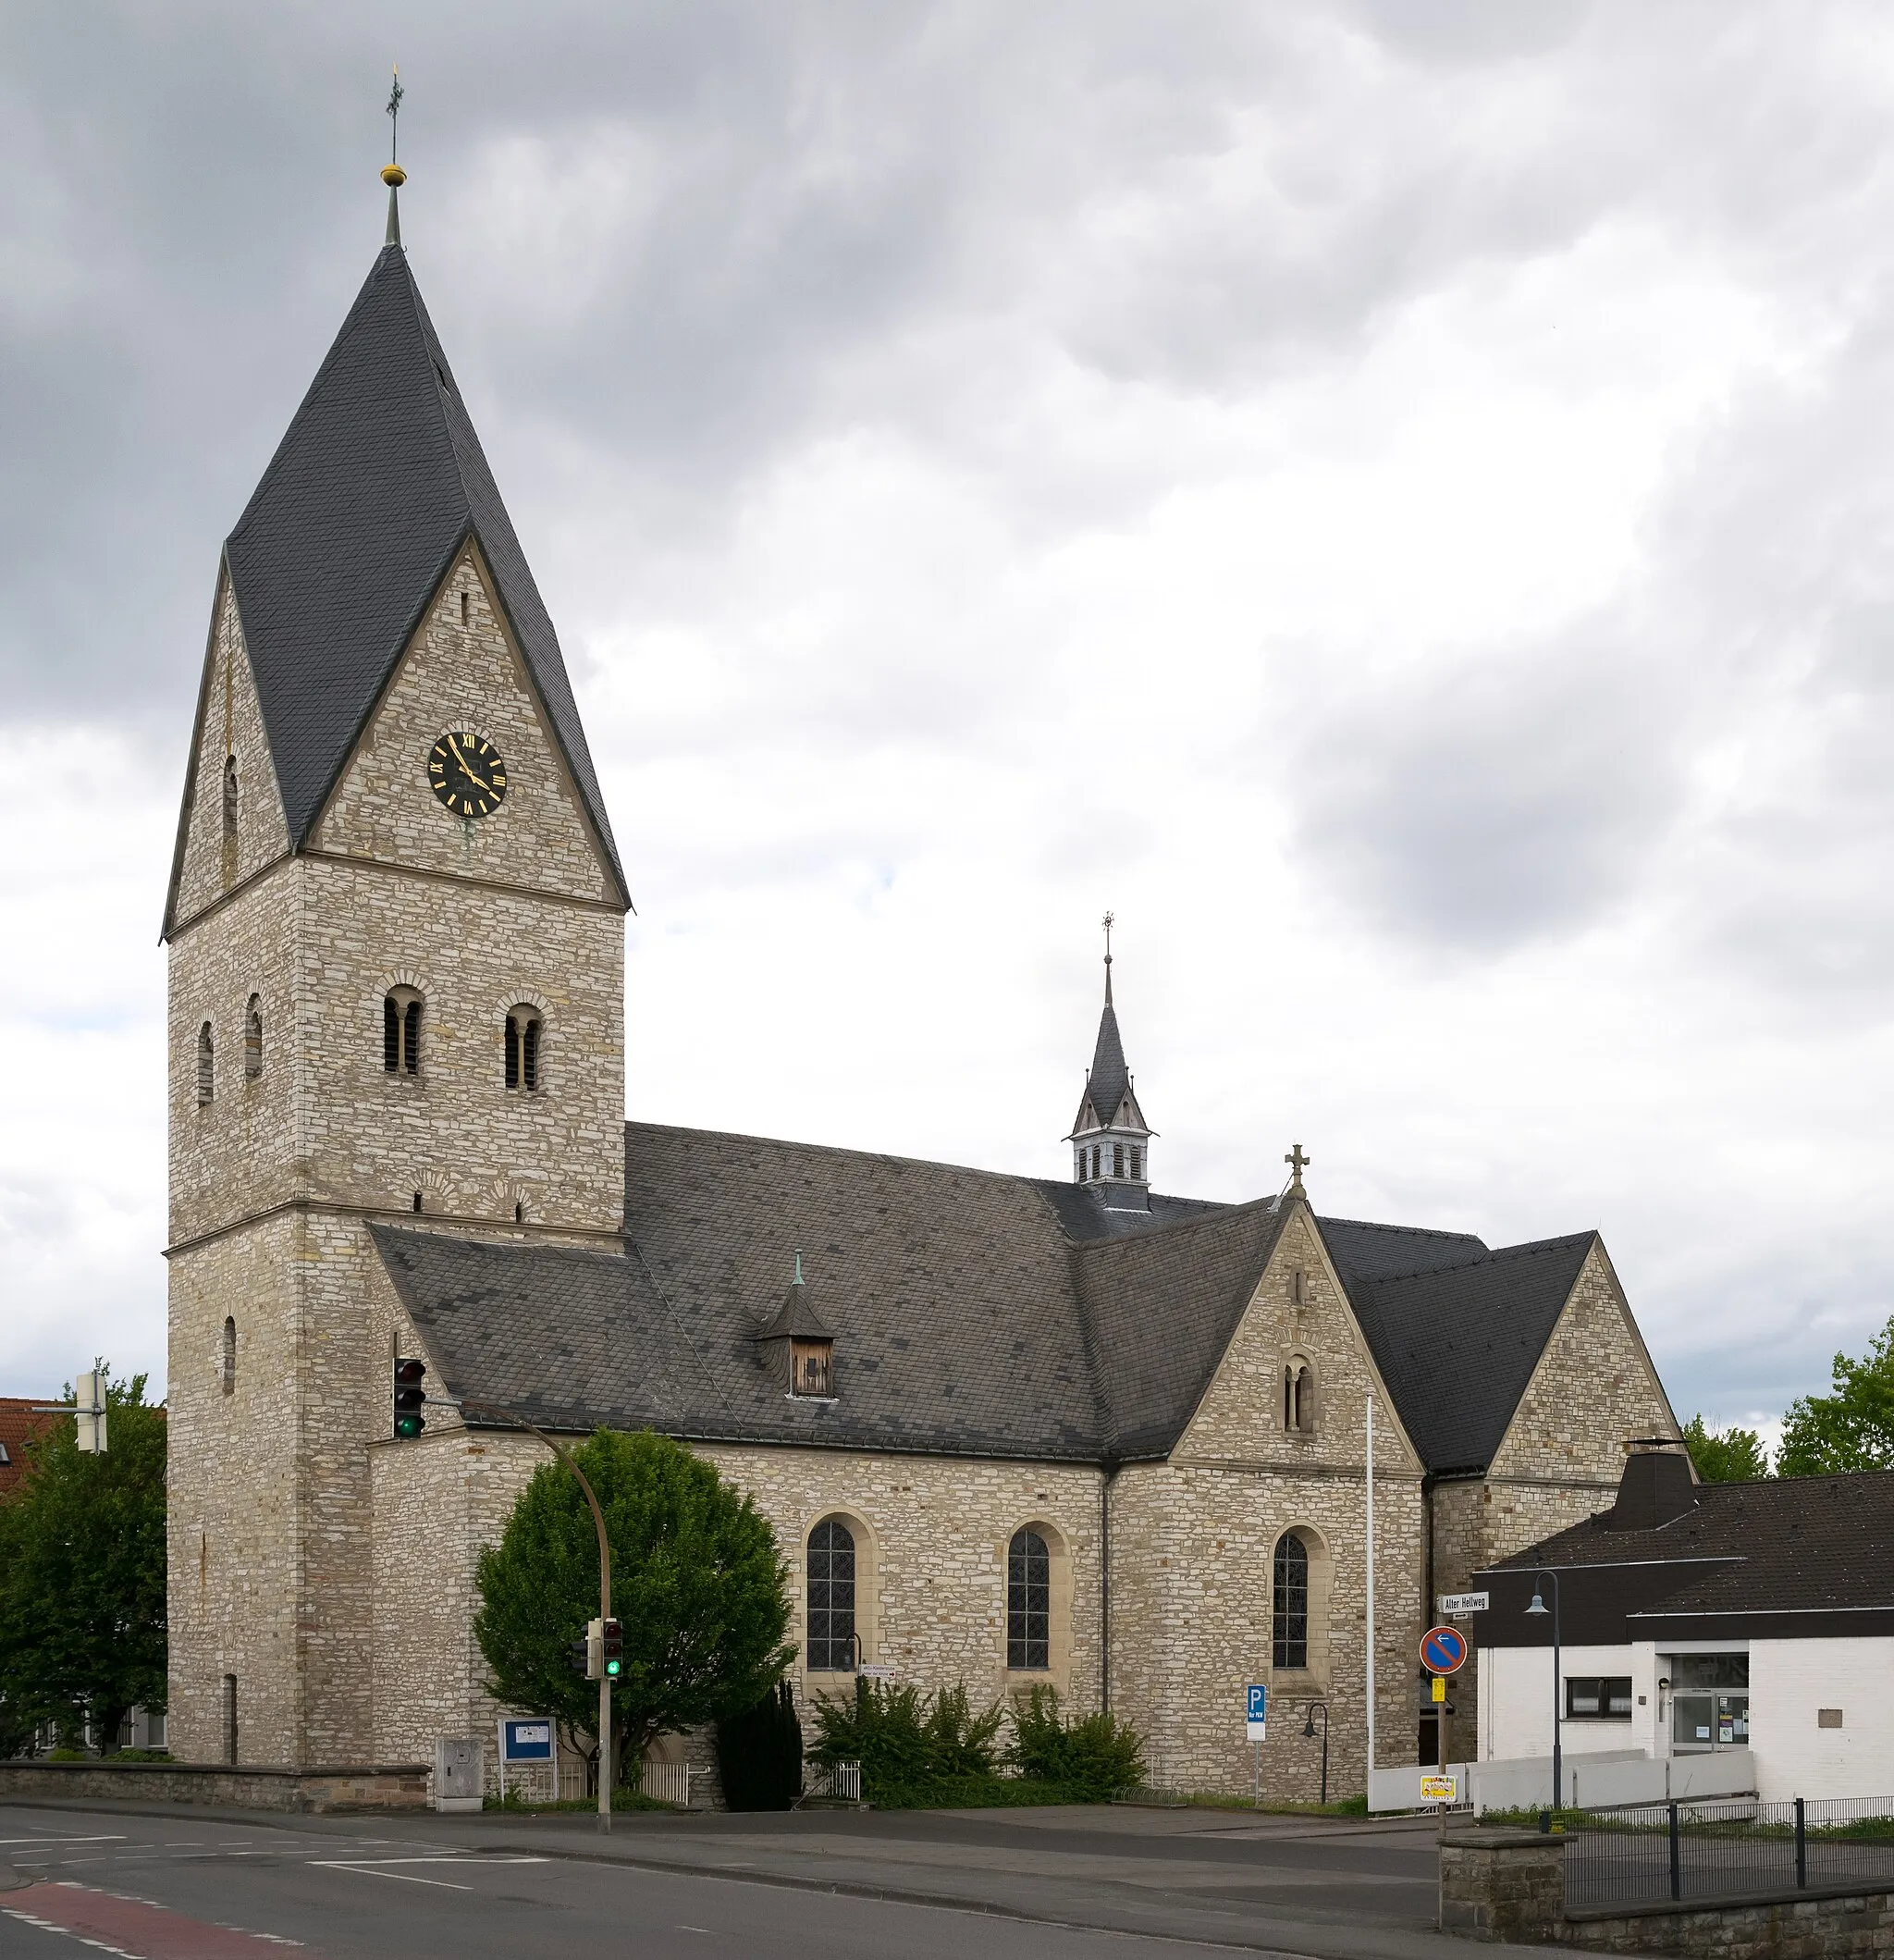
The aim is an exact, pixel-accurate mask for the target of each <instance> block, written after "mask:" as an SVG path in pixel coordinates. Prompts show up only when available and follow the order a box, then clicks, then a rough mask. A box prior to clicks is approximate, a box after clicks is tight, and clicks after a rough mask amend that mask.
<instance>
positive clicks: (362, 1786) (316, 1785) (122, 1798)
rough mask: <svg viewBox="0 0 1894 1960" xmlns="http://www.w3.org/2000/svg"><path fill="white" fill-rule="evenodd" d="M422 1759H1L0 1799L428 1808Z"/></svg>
mask: <svg viewBox="0 0 1894 1960" xmlns="http://www.w3.org/2000/svg"><path fill="white" fill-rule="evenodd" d="M431 1775H432V1772H431V1770H430V1769H428V1767H427V1766H426V1765H425V1764H424V1763H398V1764H393V1765H364V1766H362V1767H358V1768H350V1769H227V1768H225V1767H223V1766H221V1765H217V1764H204V1763H31V1762H29V1763H0V1803H14V1804H23V1803H31V1802H33V1801H34V1800H36V1799H44V1798H47V1797H51V1798H54V1799H55V1800H57V1799H64V1800H66V1801H68V1802H77V1801H81V1800H82V1801H84V1802H87V1803H105V1804H154V1803H155V1804H217V1805H225V1806H230V1807H232V1808H243V1809H250V1810H292V1811H326V1810H423V1809H425V1808H426V1807H427V1804H428V1782H429V1779H430V1777H431Z"/></svg>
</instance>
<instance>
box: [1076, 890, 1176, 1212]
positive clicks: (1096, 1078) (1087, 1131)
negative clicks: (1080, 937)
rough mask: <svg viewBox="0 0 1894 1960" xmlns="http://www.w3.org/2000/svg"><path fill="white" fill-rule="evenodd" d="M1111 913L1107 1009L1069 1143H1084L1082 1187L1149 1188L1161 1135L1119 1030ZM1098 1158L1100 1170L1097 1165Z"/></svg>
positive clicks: (1080, 1168) (1107, 937)
mask: <svg viewBox="0 0 1894 1960" xmlns="http://www.w3.org/2000/svg"><path fill="white" fill-rule="evenodd" d="M1112 926H1113V918H1112V915H1111V913H1109V912H1107V913H1106V914H1105V1005H1104V1011H1103V1012H1102V1013H1101V1015H1100V1016H1099V1038H1098V1041H1097V1042H1096V1044H1095V1045H1094V1046H1093V1049H1092V1056H1091V1068H1090V1070H1089V1071H1088V1074H1087V1076H1086V1079H1085V1093H1084V1094H1083V1095H1082V1096H1081V1097H1080V1098H1079V1100H1078V1115H1077V1116H1076V1117H1075V1118H1074V1119H1073V1124H1072V1130H1071V1133H1070V1135H1068V1136H1067V1138H1066V1141H1067V1142H1068V1143H1073V1142H1076V1143H1077V1144H1078V1146H1079V1149H1078V1154H1077V1157H1076V1166H1077V1177H1078V1181H1079V1182H1080V1183H1090V1182H1092V1181H1094V1180H1100V1181H1111V1182H1117V1183H1124V1184H1137V1185H1148V1184H1149V1183H1150V1152H1149V1148H1148V1146H1149V1143H1150V1139H1151V1137H1152V1136H1154V1135H1155V1134H1156V1132H1155V1131H1153V1130H1152V1128H1150V1125H1149V1124H1148V1123H1147V1122H1146V1121H1145V1120H1144V1112H1143V1111H1142V1110H1141V1109H1140V1108H1139V1107H1138V1091H1137V1090H1136V1089H1135V1088H1134V1087H1133V1085H1132V1080H1131V1071H1130V1069H1129V1068H1127V1067H1126V1066H1125V1042H1124V1040H1123V1038H1122V1037H1121V1036H1120V1034H1119V1032H1118V1010H1117V1008H1116V1007H1115V1006H1114V1005H1113V1002H1112ZM1094 1155H1095V1156H1096V1164H1097V1168H1096V1169H1094V1168H1093V1167H1092V1165H1093V1163H1094Z"/></svg>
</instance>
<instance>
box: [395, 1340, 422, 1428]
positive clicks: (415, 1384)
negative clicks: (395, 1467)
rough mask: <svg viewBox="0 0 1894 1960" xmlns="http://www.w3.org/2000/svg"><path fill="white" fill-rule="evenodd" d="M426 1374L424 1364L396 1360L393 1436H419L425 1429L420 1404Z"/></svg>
mask: <svg viewBox="0 0 1894 1960" xmlns="http://www.w3.org/2000/svg"><path fill="white" fill-rule="evenodd" d="M425 1374H427V1363H426V1362H417V1361H410V1360H406V1359H398V1360H397V1361H396V1362H395V1434H396V1435H397V1436H419V1435H420V1434H421V1432H422V1431H423V1430H424V1429H425V1428H426V1427H427V1418H426V1417H425V1416H424V1415H423V1414H422V1412H421V1408H422V1404H423V1403H424V1402H425V1401H426V1399H427V1391H426V1390H425V1389H424V1387H422V1386H421V1383H422V1380H423V1378H424V1376H425Z"/></svg>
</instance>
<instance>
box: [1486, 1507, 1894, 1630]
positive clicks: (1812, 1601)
mask: <svg viewBox="0 0 1894 1960" xmlns="http://www.w3.org/2000/svg"><path fill="white" fill-rule="evenodd" d="M1610 1515H1611V1513H1610V1512H1609V1511H1600V1512H1599V1513H1598V1514H1597V1515H1596V1516H1595V1517H1593V1518H1590V1519H1587V1520H1586V1522H1584V1523H1582V1524H1575V1525H1573V1526H1572V1527H1571V1528H1570V1529H1569V1530H1568V1531H1562V1532H1559V1533H1557V1534H1556V1535H1555V1536H1553V1537H1550V1538H1547V1539H1545V1540H1543V1542H1542V1543H1540V1544H1538V1545H1535V1546H1531V1547H1528V1548H1527V1549H1526V1550H1525V1551H1523V1552H1521V1553H1519V1555H1518V1556H1517V1557H1516V1558H1513V1559H1507V1560H1506V1561H1504V1563H1503V1564H1501V1565H1498V1566H1495V1567H1494V1568H1492V1572H1493V1575H1494V1578H1495V1582H1496V1583H1498V1582H1502V1581H1504V1580H1505V1578H1506V1575H1509V1574H1518V1575H1519V1576H1518V1577H1515V1578H1512V1579H1511V1581H1510V1588H1511V1591H1521V1590H1522V1589H1523V1587H1524V1585H1526V1584H1530V1580H1529V1577H1528V1575H1529V1574H1530V1572H1532V1571H1535V1570H1537V1569H1539V1568H1542V1567H1543V1568H1549V1569H1551V1570H1554V1571H1556V1572H1558V1573H1559V1574H1560V1580H1559V1584H1560V1589H1561V1593H1562V1595H1563V1598H1562V1600H1561V1605H1562V1607H1563V1608H1564V1609H1565V1619H1566V1637H1567V1639H1568V1640H1571V1639H1573V1638H1574V1637H1575V1634H1574V1632H1573V1627H1574V1624H1576V1625H1577V1626H1578V1627H1579V1628H1580V1630H1581V1631H1582V1630H1585V1629H1586V1627H1587V1623H1588V1622H1590V1623H1591V1626H1590V1631H1591V1632H1592V1633H1602V1634H1603V1636H1604V1637H1607V1638H1613V1639H1617V1640H1629V1639H1640V1640H1649V1639H1653V1638H1655V1639H1658V1640H1660V1641H1661V1640H1662V1639H1664V1638H1665V1637H1666V1636H1668V1637H1674V1638H1687V1637H1691V1627H1692V1624H1693V1623H1697V1622H1702V1621H1712V1622H1716V1624H1715V1625H1712V1626H1704V1627H1700V1629H1699V1630H1700V1631H1701V1632H1704V1633H1716V1632H1728V1633H1735V1632H1738V1631H1740V1627H1739V1622H1742V1621H1748V1622H1750V1630H1751V1631H1753V1632H1754V1633H1765V1632H1766V1633H1795V1632H1798V1631H1802V1632H1808V1633H1829V1634H1833V1633H1849V1632H1855V1631H1859V1632H1866V1631H1870V1630H1871V1629H1870V1627H1869V1625H1868V1624H1867V1623H1866V1622H1865V1621H1864V1620H1863V1617H1862V1616H1865V1615H1873V1616H1876V1622H1877V1623H1876V1624H1875V1625H1874V1627H1873V1628H1872V1630H1873V1631H1877V1632H1894V1471H1873V1472H1867V1473H1861V1474H1857V1475H1849V1476H1828V1477H1769V1478H1765V1479H1763V1480H1762V1481H1760V1482H1757V1483H1751V1484H1702V1485H1698V1486H1697V1490H1696V1504H1695V1506H1694V1508H1693V1509H1691V1510H1688V1511H1686V1512H1685V1513H1684V1514H1683V1515H1682V1516H1681V1517H1679V1518H1676V1519H1673V1520H1672V1521H1671V1522H1669V1523H1667V1524H1664V1525H1660V1526H1659V1527H1657V1528H1656V1529H1655V1530H1651V1531H1616V1530H1613V1529H1611V1528H1609V1525H1608V1523H1607V1522H1606V1521H1607V1520H1608V1519H1609V1517H1610ZM1508 1596H1510V1593H1509V1594H1508ZM1497 1604H1498V1601H1497V1599H1495V1606H1497ZM1575 1616H1576V1618H1575ZM1883 1616H1885V1617H1883ZM1518 1618H1519V1616H1518V1615H1512V1614H1507V1613H1505V1612H1501V1611H1491V1612H1488V1613H1486V1614H1483V1615H1482V1627H1481V1636H1480V1637H1481V1639H1482V1643H1483V1644H1485V1645H1488V1646H1493V1645H1507V1646H1513V1645H1535V1646H1536V1645H1538V1644H1539V1640H1538V1634H1539V1632H1540V1630H1539V1629H1538V1628H1536V1627H1535V1628H1531V1629H1526V1628H1524V1627H1522V1626H1519V1625H1518V1624H1515V1621H1516V1620H1517V1619H1518Z"/></svg>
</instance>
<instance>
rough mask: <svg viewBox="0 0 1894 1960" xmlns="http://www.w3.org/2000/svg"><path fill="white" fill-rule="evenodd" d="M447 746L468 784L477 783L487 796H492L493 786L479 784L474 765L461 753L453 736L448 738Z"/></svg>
mask: <svg viewBox="0 0 1894 1960" xmlns="http://www.w3.org/2000/svg"><path fill="white" fill-rule="evenodd" d="M448 746H449V748H450V749H452V750H453V752H454V760H455V761H456V762H458V763H459V764H460V765H461V771H462V773H463V774H464V775H465V776H466V778H467V780H468V781H469V782H470V783H479V785H480V787H481V788H482V789H484V790H485V791H486V794H487V795H489V796H490V795H493V784H492V783H484V782H481V779H480V778H479V777H478V776H476V775H475V774H474V773H473V764H472V763H471V762H469V761H468V759H467V758H466V757H465V756H463V755H462V754H461V745H460V744H459V743H458V742H456V741H455V740H454V738H453V736H451V735H449V737H448Z"/></svg>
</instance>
